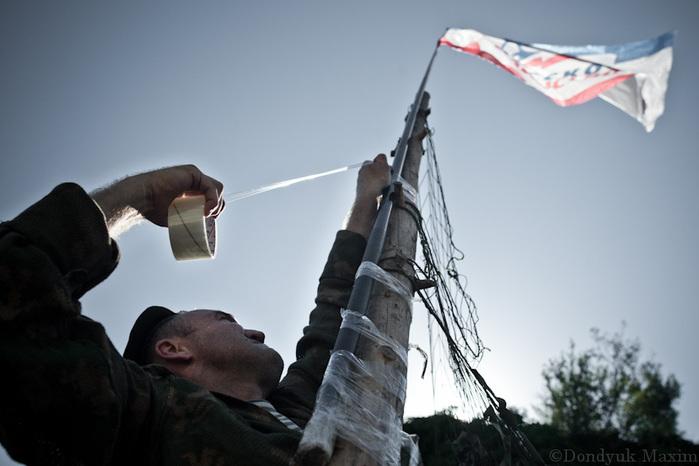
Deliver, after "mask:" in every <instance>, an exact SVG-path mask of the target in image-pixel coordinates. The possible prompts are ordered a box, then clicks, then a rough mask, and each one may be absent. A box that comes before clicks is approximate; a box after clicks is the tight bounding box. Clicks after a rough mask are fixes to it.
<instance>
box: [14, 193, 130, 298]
mask: <svg viewBox="0 0 699 466" xmlns="http://www.w3.org/2000/svg"><path fill="white" fill-rule="evenodd" d="M6 225H7V226H8V227H9V228H11V229H12V230H14V231H16V232H18V233H20V234H22V235H23V236H24V237H25V238H26V239H27V240H29V241H30V242H31V243H32V244H34V245H35V246H36V247H39V248H41V249H42V250H43V251H44V252H45V253H46V254H47V255H48V256H49V257H50V258H51V260H52V261H53V262H54V264H56V267H58V269H59V270H60V271H61V273H62V274H63V275H64V276H66V277H69V278H70V282H71V283H70V284H71V288H72V289H73V292H74V297H79V296H81V295H82V294H84V293H85V291H87V290H89V289H90V288H92V287H93V286H95V285H96V284H97V283H99V282H101V281H102V280H104V279H105V278H106V277H107V276H108V275H109V274H110V273H111V272H112V271H113V270H114V268H115V267H116V265H117V263H118V261H119V250H118V248H117V245H116V243H115V242H114V241H112V240H111V239H110V237H109V232H108V230H107V225H106V223H105V220H104V214H102V211H101V210H100V209H99V207H98V206H97V204H95V202H94V201H93V200H92V198H91V197H90V196H89V195H88V194H87V193H86V192H85V191H84V190H83V189H82V188H81V187H80V186H78V185H77V184H75V183H63V184H60V185H58V186H57V187H56V188H54V189H53V191H51V192H50V193H49V194H48V195H46V196H45V197H44V198H43V199H41V200H40V201H38V202H37V203H35V204H33V205H32V206H30V207H29V208H28V209H26V210H25V211H24V212H22V213H21V214H19V215H18V216H17V217H16V218H15V219H14V220H12V221H10V222H9V223H8V224H6ZM76 294H77V296H75V295H76Z"/></svg>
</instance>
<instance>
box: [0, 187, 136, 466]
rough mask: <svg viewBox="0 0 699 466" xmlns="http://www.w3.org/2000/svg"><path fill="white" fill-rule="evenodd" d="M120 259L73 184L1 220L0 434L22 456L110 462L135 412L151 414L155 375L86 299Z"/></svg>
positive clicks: (129, 434)
mask: <svg viewBox="0 0 699 466" xmlns="http://www.w3.org/2000/svg"><path fill="white" fill-rule="evenodd" d="M118 257H119V254H118V249H117V247H116V244H115V243H114V242H112V241H111V240H110V238H109V235H108V232H107V228H106V225H105V222H104V217H103V215H102V213H101V211H100V210H99V209H98V208H97V206H96V205H95V203H94V202H93V201H92V199H91V198H90V197H89V196H88V195H87V194H86V193H85V192H84V191H83V190H82V188H80V187H79V186H78V185H75V184H62V185H59V186H58V187H56V188H55V189H54V190H53V191H52V192H51V193H50V194H48V195H47V196H46V197H45V198H43V199H42V200H40V201H39V202H37V203H36V204H34V205H33V206H31V207H29V208H28V209H27V210H25V211H24V212H22V213H21V214H20V215H19V216H17V217H16V218H15V219H14V220H12V221H10V222H6V223H3V224H0V368H1V370H2V375H3V379H2V383H0V441H1V442H2V444H3V445H4V446H5V448H6V449H7V451H8V453H9V454H10V455H11V456H12V457H13V458H14V459H15V460H17V461H20V462H23V463H26V464H108V463H112V462H113V461H114V460H115V458H119V457H120V455H121V453H119V452H118V451H119V450H120V448H119V445H124V444H125V443H129V442H132V441H133V438H135V436H136V435H137V426H133V425H129V424H127V423H128V422H133V421H131V420H129V418H131V417H133V416H131V415H130V414H131V413H128V411H139V410H140V411H142V412H144V413H145V412H146V410H147V406H148V393H149V388H148V379H147V378H146V377H145V376H144V375H143V373H142V371H141V372H139V371H140V369H138V368H133V367H132V368H129V367H130V366H131V364H130V363H126V362H125V361H124V360H123V359H121V357H120V356H119V354H118V353H117V351H116V350H115V349H114V347H113V346H112V344H111V342H110V341H109V339H108V338H107V336H106V334H105V331H104V328H103V327H102V326H101V325H100V324H99V323H97V322H94V321H92V320H90V319H88V318H86V317H83V316H81V315H80V302H79V301H78V299H79V298H80V297H81V296H82V295H83V294H84V293H85V292H86V291H88V290H89V289H90V288H92V287H93V286H95V285H96V284H98V283H99V282H101V281H102V280H104V279H105V278H106V277H107V276H108V275H109V274H110V273H111V272H112V270H114V268H115V267H116V265H117V262H118ZM139 394H140V395H139ZM142 418H146V417H145V416H143V417H142ZM140 422H145V421H140Z"/></svg>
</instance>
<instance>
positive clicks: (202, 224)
mask: <svg viewBox="0 0 699 466" xmlns="http://www.w3.org/2000/svg"><path fill="white" fill-rule="evenodd" d="M204 202H205V197H204V195H195V196H188V195H183V196H180V197H178V198H176V199H175V200H174V201H172V204H170V207H169V209H168V212H167V227H168V233H169V234H170V247H171V248H172V253H173V254H174V255H175V259H177V260H178V261H183V260H192V259H213V257H214V256H215V254H216V220H215V219H214V218H212V217H207V218H204Z"/></svg>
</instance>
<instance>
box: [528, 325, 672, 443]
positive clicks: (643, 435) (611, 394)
mask: <svg viewBox="0 0 699 466" xmlns="http://www.w3.org/2000/svg"><path fill="white" fill-rule="evenodd" d="M591 333H592V337H593V340H594V342H595V346H594V347H593V348H590V349H587V350H584V351H576V347H575V344H574V343H572V342H571V344H570V348H569V350H568V352H566V353H564V354H562V355H561V356H560V357H559V358H557V359H553V360H551V361H549V363H548V364H547V366H546V367H545V368H544V370H543V377H544V382H545V385H546V391H547V392H546V395H545V398H544V404H543V408H542V409H541V410H540V411H541V413H542V414H543V416H544V418H545V419H546V421H547V422H548V423H550V424H551V426H553V427H554V428H557V429H559V430H561V431H562V432H564V433H566V434H569V435H584V434H588V433H591V432H598V433H604V432H608V433H611V434H615V435H619V436H620V437H621V438H623V439H627V440H632V441H639V442H653V443H657V442H660V441H662V440H663V439H669V438H674V437H677V435H678V433H677V411H676V410H675V408H674V407H673V405H674V403H675V401H676V400H677V399H678V398H679V396H680V385H679V383H678V382H677V380H676V379H675V378H674V376H672V375H670V376H669V377H667V378H663V376H662V374H661V366H660V364H657V363H652V362H641V361H640V352H641V345H640V343H639V342H638V341H637V340H627V339H625V338H624V334H623V328H622V331H621V332H618V333H615V334H613V335H611V336H609V335H606V334H603V333H601V332H600V331H599V330H597V329H592V331H591Z"/></svg>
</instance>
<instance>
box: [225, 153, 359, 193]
mask: <svg viewBox="0 0 699 466" xmlns="http://www.w3.org/2000/svg"><path fill="white" fill-rule="evenodd" d="M364 163H365V162H361V163H355V164H353V165H347V166H345V167H340V168H335V169H333V170H328V171H326V172H321V173H315V174H313V175H306V176H300V177H298V178H291V179H288V180H284V181H277V182H276V183H272V184H268V185H266V186H260V187H257V188H253V189H248V190H247V191H240V192H237V193H233V194H231V195H230V196H226V201H229V202H234V201H239V200H241V199H245V198H247V197H252V196H257V195H258V194H262V193H266V192H268V191H274V190H275V189H281V188H286V187H289V186H291V185H294V184H296V183H302V182H304V181H310V180H315V179H316V178H322V177H324V176H328V175H334V174H335V173H342V172H346V171H347V170H352V169H353V168H359V167H361V166H362V165H363V164H364Z"/></svg>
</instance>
